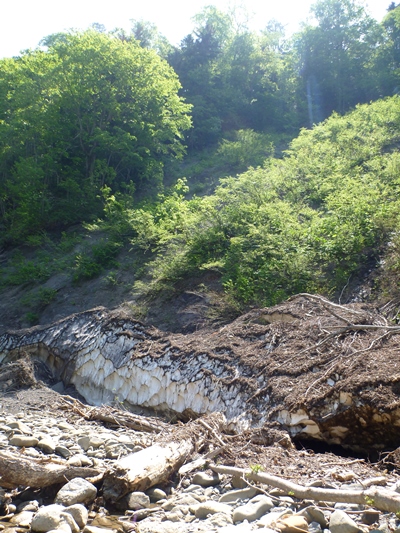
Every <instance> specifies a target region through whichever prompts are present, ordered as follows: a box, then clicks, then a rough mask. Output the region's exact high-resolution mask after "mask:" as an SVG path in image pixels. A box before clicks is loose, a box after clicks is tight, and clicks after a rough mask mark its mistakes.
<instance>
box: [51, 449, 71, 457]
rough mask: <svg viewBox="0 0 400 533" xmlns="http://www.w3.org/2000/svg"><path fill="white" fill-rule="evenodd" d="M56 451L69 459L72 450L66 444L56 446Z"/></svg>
mask: <svg viewBox="0 0 400 533" xmlns="http://www.w3.org/2000/svg"><path fill="white" fill-rule="evenodd" d="M54 452H55V453H56V454H57V455H59V456H60V457H64V459H69V458H70V457H71V452H70V450H69V449H68V448H66V447H65V446H56V447H55V449H54Z"/></svg>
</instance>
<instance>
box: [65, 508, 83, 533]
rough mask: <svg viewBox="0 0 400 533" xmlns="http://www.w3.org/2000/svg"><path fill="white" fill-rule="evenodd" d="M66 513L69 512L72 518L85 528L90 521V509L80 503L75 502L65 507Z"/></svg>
mask: <svg viewBox="0 0 400 533" xmlns="http://www.w3.org/2000/svg"><path fill="white" fill-rule="evenodd" d="M65 512H66V513H69V514H70V515H71V516H72V518H73V519H74V520H75V522H76V523H77V524H78V526H79V527H80V528H81V529H83V528H84V527H85V526H86V524H87V521H88V514H89V513H88V510H87V509H86V507H85V506H84V505H82V504H80V503H75V504H74V505H70V506H68V507H67V508H66V509H65Z"/></svg>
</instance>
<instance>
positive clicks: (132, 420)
mask: <svg viewBox="0 0 400 533" xmlns="http://www.w3.org/2000/svg"><path fill="white" fill-rule="evenodd" d="M61 400H62V401H63V402H64V403H65V406H66V408H68V410H69V411H71V410H72V411H73V412H74V413H76V414H78V415H80V416H81V417H83V418H84V419H85V420H97V421H100V422H105V423H107V424H111V425H113V426H118V427H127V428H130V429H134V430H136V431H143V432H146V433H161V432H162V431H165V430H166V429H167V428H168V424H167V423H166V422H163V421H162V420H160V419H158V418H155V417H146V416H142V415H136V414H134V413H131V412H129V411H122V410H121V409H116V408H114V407H111V406H109V405H102V406H101V407H92V406H90V405H85V404H84V403H82V402H80V401H79V400H77V399H76V398H72V397H71V396H63V397H61Z"/></svg>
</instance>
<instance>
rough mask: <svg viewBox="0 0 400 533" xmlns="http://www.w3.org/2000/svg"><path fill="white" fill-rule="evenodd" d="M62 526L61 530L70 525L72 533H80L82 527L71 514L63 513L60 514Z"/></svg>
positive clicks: (60, 526)
mask: <svg viewBox="0 0 400 533" xmlns="http://www.w3.org/2000/svg"><path fill="white" fill-rule="evenodd" d="M60 519H61V520H60V525H59V526H58V527H59V528H61V529H63V527H64V523H65V524H67V525H68V527H69V528H70V529H71V533H79V530H80V527H79V526H78V524H77V523H76V522H75V520H74V518H73V516H72V515H71V514H69V513H61V514H60Z"/></svg>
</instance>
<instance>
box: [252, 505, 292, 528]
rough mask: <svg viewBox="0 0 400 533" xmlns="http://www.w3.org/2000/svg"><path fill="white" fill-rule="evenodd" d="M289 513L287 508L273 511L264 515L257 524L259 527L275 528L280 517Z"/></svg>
mask: <svg viewBox="0 0 400 533" xmlns="http://www.w3.org/2000/svg"><path fill="white" fill-rule="evenodd" d="M287 515H288V510H287V509H282V510H281V511H272V512H270V513H268V514H265V515H264V516H262V517H261V518H260V520H259V521H258V522H257V525H258V526H259V527H265V528H275V525H276V524H277V523H278V521H279V519H280V518H281V517H282V516H287Z"/></svg>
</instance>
